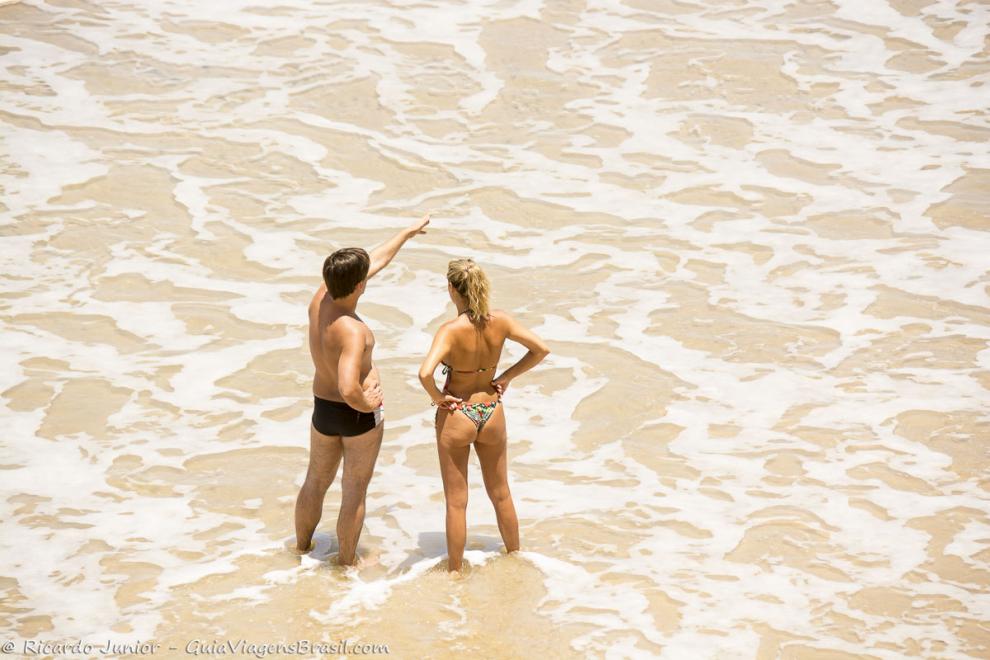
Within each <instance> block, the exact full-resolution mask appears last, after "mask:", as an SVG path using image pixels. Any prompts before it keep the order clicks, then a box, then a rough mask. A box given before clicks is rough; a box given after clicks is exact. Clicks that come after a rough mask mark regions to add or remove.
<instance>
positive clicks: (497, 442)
mask: <svg viewBox="0 0 990 660" xmlns="http://www.w3.org/2000/svg"><path fill="white" fill-rule="evenodd" d="M506 446H507V442H506V432H505V415H504V414H503V412H502V404H499V406H498V408H496V409H495V412H493V413H492V416H491V417H490V418H489V419H488V422H486V423H485V426H484V428H482V429H481V433H479V434H478V439H477V441H475V443H474V450H475V451H476V452H478V460H479V462H480V463H481V476H482V477H483V478H484V480H485V490H487V491H488V498H489V499H490V500H491V501H492V505H493V506H494V507H495V518H496V519H497V520H498V531H499V532H500V533H501V534H502V542H503V543H505V550H506V552H515V551H516V550H518V549H519V520H518V519H517V518H516V507H515V505H514V504H513V503H512V494H511V493H510V492H509V470H508V462H509V461H508V457H507V456H506Z"/></svg>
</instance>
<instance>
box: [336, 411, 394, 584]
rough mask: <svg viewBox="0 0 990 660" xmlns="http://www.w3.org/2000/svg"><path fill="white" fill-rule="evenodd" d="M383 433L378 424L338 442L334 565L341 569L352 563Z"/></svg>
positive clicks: (383, 427) (381, 427)
mask: <svg viewBox="0 0 990 660" xmlns="http://www.w3.org/2000/svg"><path fill="white" fill-rule="evenodd" d="M384 432H385V422H382V423H381V424H379V425H378V426H376V427H375V428H373V429H371V430H370V431H368V432H367V433H362V434H361V435H355V436H350V437H344V438H341V442H342V443H343V445H344V477H343V480H342V481H341V482H340V488H341V490H342V491H343V492H342V494H341V498H340V513H339V514H338V516H337V541H338V543H339V544H340V550H339V552H338V554H337V562H338V563H340V564H343V565H345V566H346V565H350V564H353V563H354V553H355V552H356V551H357V544H358V539H359V538H360V537H361V528H362V527H363V526H364V497H365V494H366V493H367V492H368V483H369V482H370V481H371V474H372V472H373V471H374V469H375V461H376V460H377V459H378V450H379V449H380V448H381V446H382V435H383V434H384Z"/></svg>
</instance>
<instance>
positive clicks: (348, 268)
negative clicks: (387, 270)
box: [323, 248, 371, 300]
mask: <svg viewBox="0 0 990 660" xmlns="http://www.w3.org/2000/svg"><path fill="white" fill-rule="evenodd" d="M370 266H371V258H370V257H369V256H368V253H367V252H365V251H364V250H362V249H361V248H341V249H340V250H337V251H336V252H334V253H333V254H331V255H330V256H329V257H327V258H326V261H324V262H323V281H324V282H326V283H327V291H329V292H330V297H331V298H333V299H335V300H336V299H338V298H344V297H346V296H349V295H350V294H351V293H353V292H354V289H356V288H357V285H358V284H360V283H361V282H362V281H364V278H365V277H367V276H368V268H369V267H370Z"/></svg>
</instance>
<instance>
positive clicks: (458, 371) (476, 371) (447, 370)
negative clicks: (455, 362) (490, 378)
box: [440, 362, 498, 374]
mask: <svg viewBox="0 0 990 660" xmlns="http://www.w3.org/2000/svg"><path fill="white" fill-rule="evenodd" d="M440 364H442V365H443V373H444V374H449V373H451V372H454V373H455V374H480V373H483V372H485V371H491V370H492V369H494V368H495V367H497V366H498V365H497V364H493V365H492V366H490V367H482V368H481V369H454V368H453V367H451V366H450V365H449V364H447V363H446V362H441V363H440Z"/></svg>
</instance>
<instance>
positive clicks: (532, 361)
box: [492, 314, 550, 392]
mask: <svg viewBox="0 0 990 660" xmlns="http://www.w3.org/2000/svg"><path fill="white" fill-rule="evenodd" d="M505 319H506V322H507V323H508V332H507V333H506V338H507V339H511V340H512V341H514V342H517V343H519V344H522V345H523V346H525V347H526V348H528V349H529V351H527V353H526V355H524V356H522V358H520V359H519V361H518V362H516V363H515V364H514V365H512V366H511V367H509V368H508V369H506V370H505V371H503V372H502V375H501V376H498V377H497V378H495V379H494V380H492V385H494V386H495V387H496V388H499V389H501V391H502V392H504V391H505V390H507V389H508V388H509V383H510V382H511V381H512V379H514V378H515V377H516V376H520V375H522V374H524V373H526V372H527V371H529V370H530V369H532V368H533V367H535V366H536V365H538V364H539V363H540V362H542V361H543V358H545V357H546V356H548V355H550V349H549V348H548V347H547V345H546V344H544V343H543V340H542V339H540V338H539V337H537V336H536V334H535V333H533V331H531V330H530V329H529V328H526V327H524V326H523V325H522V324H521V323H519V322H518V321H516V320H515V319H514V318H512V317H511V316H509V315H508V314H505Z"/></svg>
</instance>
